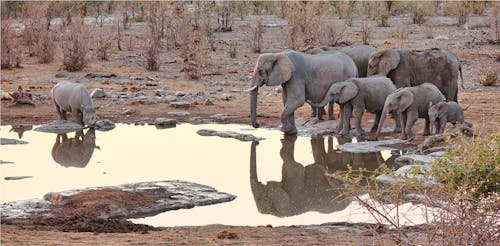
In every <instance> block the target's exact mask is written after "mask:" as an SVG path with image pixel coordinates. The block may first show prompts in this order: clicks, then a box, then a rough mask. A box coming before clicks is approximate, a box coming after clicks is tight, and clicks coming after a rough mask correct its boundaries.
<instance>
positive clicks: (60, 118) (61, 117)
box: [56, 104, 66, 120]
mask: <svg viewBox="0 0 500 246" xmlns="http://www.w3.org/2000/svg"><path fill="white" fill-rule="evenodd" d="M56 111H57V116H58V117H59V120H64V118H66V115H65V113H64V115H63V112H64V111H63V110H61V107H59V105H57V104H56Z"/></svg>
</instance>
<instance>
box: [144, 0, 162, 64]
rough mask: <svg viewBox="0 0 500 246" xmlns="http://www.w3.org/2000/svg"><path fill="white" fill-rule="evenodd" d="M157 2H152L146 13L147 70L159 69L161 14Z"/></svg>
mask: <svg viewBox="0 0 500 246" xmlns="http://www.w3.org/2000/svg"><path fill="white" fill-rule="evenodd" d="M158 4H159V3H156V4H152V5H151V6H150V7H149V9H148V13H147V16H146V18H147V21H148V28H149V32H148V34H147V36H146V37H147V38H146V53H145V56H146V69H147V70H149V71H158V70H159V69H160V57H159V56H160V50H161V19H162V17H161V15H162V12H161V11H160V9H159V8H158V7H159V6H158Z"/></svg>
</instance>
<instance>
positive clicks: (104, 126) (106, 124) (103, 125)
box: [95, 119, 116, 131]
mask: <svg viewBox="0 0 500 246" xmlns="http://www.w3.org/2000/svg"><path fill="white" fill-rule="evenodd" d="M115 127H116V125H115V123H114V122H113V121H111V120H107V119H105V120H98V121H97V122H96V123H95V129H96V130H99V131H109V130H113V129H115Z"/></svg>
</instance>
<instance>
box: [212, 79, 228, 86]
mask: <svg viewBox="0 0 500 246" xmlns="http://www.w3.org/2000/svg"><path fill="white" fill-rule="evenodd" d="M212 86H229V83H228V82H226V81H224V80H221V81H215V82H213V83H212Z"/></svg>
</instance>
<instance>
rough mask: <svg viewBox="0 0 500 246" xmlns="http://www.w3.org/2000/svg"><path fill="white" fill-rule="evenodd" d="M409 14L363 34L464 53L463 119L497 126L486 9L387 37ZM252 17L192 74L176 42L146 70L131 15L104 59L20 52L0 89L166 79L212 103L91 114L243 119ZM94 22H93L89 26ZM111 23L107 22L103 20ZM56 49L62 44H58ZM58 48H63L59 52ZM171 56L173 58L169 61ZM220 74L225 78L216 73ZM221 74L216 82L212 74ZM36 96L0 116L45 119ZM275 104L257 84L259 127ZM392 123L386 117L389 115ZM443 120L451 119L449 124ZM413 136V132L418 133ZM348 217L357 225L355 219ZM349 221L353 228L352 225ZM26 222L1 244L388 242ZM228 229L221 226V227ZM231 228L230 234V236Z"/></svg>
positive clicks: (321, 231) (334, 234) (384, 238)
mask: <svg viewBox="0 0 500 246" xmlns="http://www.w3.org/2000/svg"><path fill="white" fill-rule="evenodd" d="M409 18H410V17H391V19H390V26H391V27H377V26H376V23H375V22H374V21H371V22H370V24H371V26H372V39H371V40H370V44H371V45H373V46H375V47H377V48H379V49H382V48H386V47H404V48H409V49H426V48H433V47H438V48H446V49H449V50H451V51H453V52H454V53H456V54H457V55H458V57H459V58H460V60H461V62H462V66H463V71H464V80H465V87H466V89H465V90H461V89H460V91H459V94H458V97H459V101H460V103H461V104H462V105H464V106H467V105H469V104H471V106H470V107H469V109H468V110H467V111H466V112H465V118H466V120H467V121H469V122H471V123H473V124H474V125H476V126H477V127H478V128H477V129H478V131H479V132H481V133H485V134H491V133H494V132H499V130H500V125H499V124H498V122H500V110H499V106H498V105H500V87H499V86H498V85H497V86H490V87H482V86H481V85H479V82H478V81H479V80H481V79H483V78H484V74H483V72H482V71H481V68H483V67H493V68H496V69H497V71H498V68H499V59H500V49H499V46H498V45H494V44H490V43H489V42H488V41H487V38H488V37H489V35H490V32H491V29H490V28H489V26H487V25H484V23H487V22H488V18H489V17H487V16H473V17H471V18H470V23H469V25H468V28H465V27H457V26H456V25H455V24H454V23H455V22H456V20H455V19H454V18H451V17H432V18H430V19H429V20H428V21H427V22H426V23H425V24H424V25H422V26H418V25H413V24H411V25H408V26H406V27H405V28H407V29H408V38H407V39H405V40H401V39H398V38H396V37H394V32H395V29H396V26H397V25H398V23H401V22H402V21H408V20H409ZM256 20H257V17H256V16H248V17H247V18H246V20H244V21H239V20H236V21H235V23H234V25H233V30H234V31H232V32H226V33H217V34H216V37H217V51H215V52H210V53H208V54H207V56H206V58H205V59H206V60H205V62H207V63H209V64H210V65H207V66H206V67H205V68H204V69H203V72H202V73H203V75H202V76H201V78H200V79H199V80H190V79H188V78H187V76H186V75H185V74H184V73H182V72H180V71H181V69H182V68H183V66H184V64H183V60H182V58H180V56H179V54H180V51H179V50H170V51H162V53H161V56H160V57H161V67H160V71H158V72H150V71H147V70H146V69H145V68H144V67H145V66H144V64H145V63H146V61H145V58H144V56H143V43H144V42H143V40H142V39H141V36H142V34H143V32H144V30H147V28H146V26H145V24H144V23H134V24H133V25H132V27H131V28H130V29H129V30H126V31H125V33H124V36H125V40H130V39H132V49H131V50H127V49H125V50H124V51H118V50H117V49H116V47H113V48H112V52H111V55H110V59H109V61H98V60H97V59H95V58H93V59H92V60H91V62H90V65H89V66H88V67H87V68H85V70H84V71H82V72H72V73H70V75H69V77H68V78H55V74H56V73H57V72H58V71H59V70H60V67H61V65H60V64H61V58H60V57H59V58H58V59H56V60H55V61H54V62H52V63H50V64H39V63H37V60H36V58H28V57H25V58H24V60H23V62H22V66H23V68H17V69H12V70H2V71H1V72H2V74H1V86H2V90H3V91H14V90H16V89H17V87H18V86H19V85H21V86H22V87H23V88H25V89H29V90H30V92H31V93H33V94H39V95H48V94H49V91H50V89H51V88H52V87H53V86H54V85H55V84H56V83H57V82H58V81H60V80H63V79H66V80H70V81H79V82H81V83H82V84H84V85H85V86H86V87H87V89H88V90H89V91H92V90H93V89H94V88H103V89H104V90H105V91H106V92H119V91H137V90H141V91H143V92H144V93H146V95H149V96H152V95H154V93H155V90H156V89H164V90H165V91H166V92H167V93H168V94H169V95H175V93H176V92H178V91H183V92H185V93H192V94H196V93H199V92H203V93H205V95H209V96H210V97H212V99H211V101H212V102H213V104H214V105H210V106H208V105H203V104H200V103H196V102H194V101H192V106H191V107H190V108H189V109H180V110H179V109H174V108H172V107H171V106H170V105H169V104H167V103H156V104H150V105H144V104H140V103H136V102H135V101H134V99H120V100H110V99H96V100H95V101H94V102H95V103H96V104H97V105H99V106H100V109H99V110H98V113H97V114H98V117H99V118H101V119H110V120H113V121H115V122H118V123H120V122H131V123H133V122H134V121H140V120H144V119H145V118H149V119H153V120H154V119H155V118H157V117H167V118H177V120H178V121H180V122H187V121H189V118H191V117H202V118H210V116H211V115H214V114H219V113H226V114H229V115H233V116H238V117H237V118H232V119H229V120H225V121H223V120H222V121H221V120H218V122H219V123H242V124H249V122H250V119H249V114H250V113H249V112H250V110H249V106H250V105H249V101H250V98H249V95H248V93H246V92H243V90H244V89H246V88H247V87H248V84H249V79H250V76H251V74H252V70H253V66H254V64H255V61H256V58H257V57H258V55H259V54H256V53H252V52H250V42H249V36H250V26H251V25H253V24H254V23H255V22H256ZM263 23H264V24H271V23H284V21H283V20H282V19H280V18H278V17H275V16H263ZM360 25H361V21H360V20H359V19H355V20H354V24H353V26H352V27H349V28H348V29H347V31H346V33H345V37H344V38H343V40H345V41H347V42H350V43H352V44H360V42H361V38H360V33H359V30H360ZM96 29H98V28H96ZM264 29H265V32H264V42H263V52H277V51H281V50H284V49H286V48H287V47H288V40H287V35H288V34H287V29H286V27H284V26H280V25H278V26H277V27H266V28H264ZM109 30H110V27H109V26H106V25H105V27H104V28H103V29H101V31H102V32H107V31H109ZM230 42H235V43H236V45H237V49H236V50H237V53H236V58H230V56H229V53H228V50H229V43H230ZM59 53H60V52H59ZM59 55H60V54H59ZM174 61H175V62H174ZM88 73H106V74H109V73H114V74H116V75H117V78H113V79H87V78H85V77H84V76H85V75H86V74H88ZM132 77H143V78H145V77H151V78H153V80H152V81H147V80H135V79H133V78H132ZM220 81H225V82H226V83H220ZM216 82H218V83H216ZM224 93H230V94H231V95H232V99H230V100H222V99H221V97H222V95H223V94H224ZM34 102H35V106H34V107H33V106H29V105H15V106H11V103H10V102H8V101H2V102H1V124H2V125H10V124H42V123H45V122H47V121H52V120H55V119H56V118H57V114H56V111H55V109H54V105H53V104H52V103H51V101H50V100H49V99H48V98H44V99H41V100H38V99H37V100H35V101H34ZM126 109H134V110H135V111H136V113H134V114H132V115H128V116H127V115H123V114H122V112H123V111H124V110H126ZM281 109H282V102H281V95H280V93H279V92H278V91H276V90H275V88H270V87H267V88H266V87H263V88H262V89H261V90H260V96H259V104H258V115H259V117H258V121H259V123H261V126H262V127H277V126H279V124H280V122H279V113H280V112H281ZM309 110H310V109H309V107H302V108H300V109H299V110H298V111H297V113H296V117H304V118H308V117H309V114H310V111H309ZM173 111H188V112H189V113H190V115H189V116H181V117H177V116H172V115H171V114H169V112H173ZM373 118H374V117H373V116H372V115H370V114H365V117H364V119H363V122H364V126H365V127H369V123H368V122H367V121H368V120H372V119H373ZM388 122H389V124H392V122H391V121H388ZM448 127H450V126H448ZM422 129H423V121H422V120H419V121H418V122H417V125H416V127H415V131H416V132H419V131H422ZM422 139H423V138H422V137H421V136H420V137H418V138H417V139H416V140H415V141H417V142H418V141H421V140H422ZM354 227H355V226H354ZM354 227H353V228H354ZM38 229H40V228H32V227H30V226H24V225H6V224H3V225H2V227H1V230H2V231H1V232H2V235H1V243H2V245H34V244H40V245H62V244H75V245H90V244H95V245H103V244H106V245H124V244H134V245H139V244H140V245H143V244H146V245H158V244H175V245H183V244H185V245H200V244H209V245H214V244H236V245H260V244H265V245H283V244H285V245H293V244H295V245H308V244H315V245H317V244H327V245H332V244H335V245H367V244H370V245H371V244H372V243H373V244H376V245H392V244H396V243H395V241H393V240H391V239H390V236H389V233H385V234H384V233H383V234H382V235H379V236H370V235H365V234H362V235H359V234H356V233H352V232H349V231H345V232H342V231H339V230H332V229H330V227H328V226H316V227H314V226H313V227H303V226H290V227H277V228H270V227H265V226H262V227H233V226H222V225H216V226H202V227H172V228H161V229H160V230H151V231H148V232H145V231H141V232H129V233H89V232H62V231H60V230H55V231H54V230H45V229H47V228H45V229H43V228H42V230H38ZM224 231H225V232H224ZM231 238H232V239H231Z"/></svg>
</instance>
